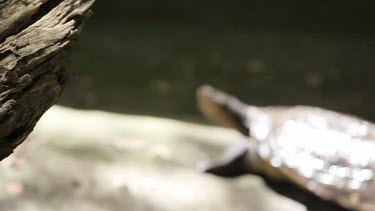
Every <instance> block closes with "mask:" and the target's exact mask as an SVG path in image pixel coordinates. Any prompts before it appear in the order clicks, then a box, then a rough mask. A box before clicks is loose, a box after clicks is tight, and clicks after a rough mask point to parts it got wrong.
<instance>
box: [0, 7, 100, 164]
mask: <svg viewBox="0 0 375 211" xmlns="http://www.w3.org/2000/svg"><path fill="white" fill-rule="evenodd" d="M93 2H94V0H59V1H55V0H26V1H25V0H6V1H0V42H1V43H0V160H2V159H4V158H5V157H7V156H8V155H9V154H11V153H12V152H13V150H14V149H15V148H16V147H17V146H18V145H19V144H20V143H22V141H23V140H25V139H26V137H27V136H28V135H29V133H30V132H31V131H32V130H33V128H34V126H35V124H36V122H37V121H38V120H39V119H40V117H41V116H42V115H43V113H44V112H45V111H47V110H48V109H49V108H50V107H51V106H52V105H53V104H55V103H56V102H57V100H58V99H59V97H60V94H61V92H62V89H63V87H64V84H65V82H66V79H67V74H66V72H65V70H64V68H63V66H62V65H61V64H62V59H63V57H64V55H63V54H64V52H65V50H66V49H67V47H69V46H70V44H71V42H72V40H74V39H75V38H76V37H77V35H78V33H79V31H80V29H81V26H82V23H84V21H85V20H86V19H87V18H88V17H89V16H90V15H91V10H90V8H91V6H92V4H93Z"/></svg>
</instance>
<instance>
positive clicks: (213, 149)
mask: <svg viewBox="0 0 375 211" xmlns="http://www.w3.org/2000/svg"><path fill="white" fill-rule="evenodd" d="M239 138H240V137H239V135H238V134H237V133H236V132H234V131H231V130H227V129H222V128H216V127H208V126H201V125H195V124H189V123H183V122H179V121H174V120H167V119H160V118H153V117H139V116H131V115H120V114H111V113H105V112H98V111H77V110H72V109H67V108H63V107H54V108H52V109H51V110H49V111H48V112H47V113H46V115H45V116H43V118H42V119H41V121H40V122H39V123H38V125H37V128H36V131H35V132H34V133H33V134H32V135H31V136H30V137H29V138H28V139H27V140H26V142H25V143H24V144H23V145H21V146H20V147H19V148H17V149H16V151H15V154H13V155H11V156H10V157H8V158H7V159H5V160H4V161H3V162H1V163H0V169H1V170H0V209H1V210H12V211H14V210H22V211H33V210H55V211H59V210H82V211H85V210H87V211H99V210H103V211H104V210H106V211H108V210H110V211H111V210H131V211H143V210H144V211H146V210H147V211H148V210H154V211H169V210H171V211H172V210H174V211H184V210H186V211H188V210H189V211H190V210H201V211H210V210H215V211H240V210H241V211H242V210H258V211H271V210H285V211H287V210H288V211H289V210H296V211H298V210H306V208H305V206H303V205H301V204H299V203H297V202H295V201H293V200H291V199H289V198H287V197H284V196H282V195H279V194H277V193H276V192H274V191H272V190H271V189H270V188H268V186H266V185H265V183H264V182H263V180H262V179H261V178H259V177H258V176H254V175H246V176H242V177H239V178H237V179H224V178H219V177H216V176H212V175H208V174H202V173H199V172H198V171H196V170H195V167H196V163H197V162H198V161H200V160H202V159H205V158H207V156H218V154H219V153H220V152H221V151H222V150H223V149H224V148H225V147H226V146H228V145H229V144H231V143H234V142H236V141H238V139H239Z"/></svg>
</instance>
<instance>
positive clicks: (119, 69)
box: [60, 0, 375, 121]
mask: <svg viewBox="0 0 375 211" xmlns="http://www.w3.org/2000/svg"><path fill="white" fill-rule="evenodd" d="M374 6H375V2H373V1H361V2H360V3H358V2H353V1H349V0H344V1H340V2H337V1H297V0H293V1H291V0H289V1H280V2H273V3H270V2H268V1H261V0H252V1H248V0H246V1H245V0H235V1H223V0H216V1H212V0H207V1H197V0H190V1H172V0H159V1H144V0H126V1H115V0H107V1H100V0H99V1H97V2H96V5H95V8H94V11H95V13H94V15H93V16H92V19H91V20H90V21H89V22H88V24H87V25H86V27H85V29H84V30H83V33H82V36H81V37H80V40H79V42H78V43H77V46H76V47H75V49H74V53H73V57H72V58H71V64H70V67H69V69H70V70H73V75H74V77H73V80H71V83H70V85H69V86H68V88H67V90H66V91H65V93H64V96H63V99H62V101H60V103H61V104H63V105H66V106H70V107H74V108H84V109H87V108H90V109H92V108H94V109H102V110H108V111H114V112H123V113H132V114H143V115H154V116H163V117H172V118H178V119H183V120H189V121H200V120H202V119H201V117H200V114H199V113H198V112H197V111H196V109H195V101H194V90H195V88H196V87H197V86H199V85H201V84H205V83H209V84H211V85H214V86H217V87H219V88H221V89H224V90H226V91H228V92H231V93H233V94H235V95H237V96H239V97H240V98H241V99H243V100H244V101H246V102H248V103H250V104H255V105H274V104H282V105H294V104H306V105H314V106H321V107H324V108H329V109H334V110H338V111H343V112H347V113H352V114H356V115H359V116H361V117H363V118H366V119H370V120H375V109H374V107H375V96H374V95H373V93H374V91H375V83H373V79H374V78H375V71H374V67H375V59H374V58H375V40H374V32H375V28H374V27H373V26H374V23H375V14H374V12H373V8H374Z"/></svg>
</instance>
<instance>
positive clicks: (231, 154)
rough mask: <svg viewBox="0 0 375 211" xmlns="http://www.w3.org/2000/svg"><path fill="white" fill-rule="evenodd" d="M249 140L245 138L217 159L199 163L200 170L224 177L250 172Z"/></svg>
mask: <svg viewBox="0 0 375 211" xmlns="http://www.w3.org/2000/svg"><path fill="white" fill-rule="evenodd" d="M248 155H249V142H248V141H247V140H243V141H241V142H239V143H237V144H235V145H233V146H231V147H229V148H228V149H227V150H226V152H225V153H224V154H223V155H222V156H221V157H220V158H219V159H217V160H211V159H208V160H205V161H201V162H199V163H198V165H197V168H198V170H199V171H202V172H207V173H211V174H215V175H218V176H222V177H236V176H240V175H243V174H246V173H249V161H248Z"/></svg>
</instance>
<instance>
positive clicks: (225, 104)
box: [196, 85, 249, 136]
mask: <svg viewBox="0 0 375 211" xmlns="http://www.w3.org/2000/svg"><path fill="white" fill-rule="evenodd" d="M196 98H197V104H198V109H199V110H200V111H201V112H202V113H203V115H204V116H205V117H206V118H207V119H209V120H210V121H213V122H215V123H218V124H220V125H223V126H226V127H231V128H234V129H237V130H238V131H239V132H241V133H242V134H244V135H246V136H248V135H249V127H248V125H247V123H246V122H247V121H246V120H247V110H248V107H249V106H248V105H246V104H244V103H242V102H241V101H240V100H238V99H237V98H235V97H234V96H232V95H229V94H227V93H224V92H222V91H220V90H218V89H215V88H214V87H212V86H209V85H204V86H201V87H199V88H198V89H197V91H196Z"/></svg>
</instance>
